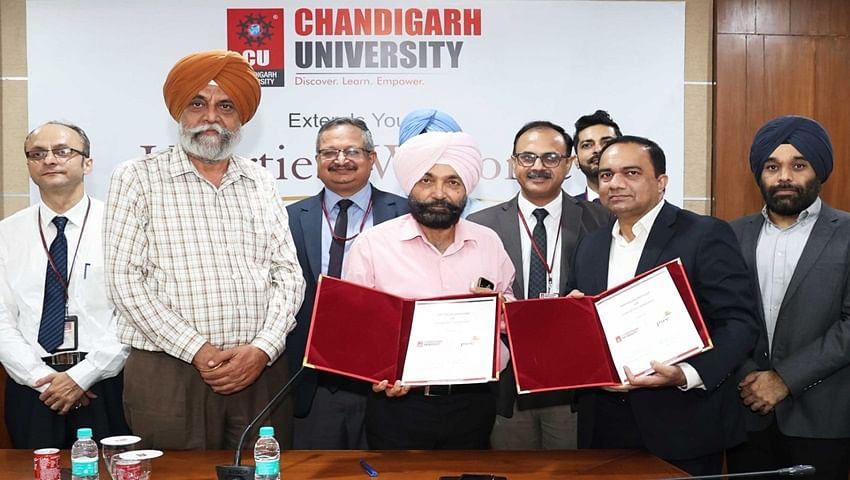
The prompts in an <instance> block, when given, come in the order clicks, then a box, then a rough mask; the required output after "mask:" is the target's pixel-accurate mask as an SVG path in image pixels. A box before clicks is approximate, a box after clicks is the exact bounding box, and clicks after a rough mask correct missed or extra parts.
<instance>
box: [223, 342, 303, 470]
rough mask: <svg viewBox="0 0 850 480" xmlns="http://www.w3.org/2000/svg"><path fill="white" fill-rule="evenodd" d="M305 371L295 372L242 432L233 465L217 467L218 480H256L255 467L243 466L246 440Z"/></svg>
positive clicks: (280, 360) (301, 369)
mask: <svg viewBox="0 0 850 480" xmlns="http://www.w3.org/2000/svg"><path fill="white" fill-rule="evenodd" d="M278 361H279V362H282V361H285V359H283V358H280V359H278ZM303 371H304V366H303V365H302V366H301V368H299V369H298V371H297V372H295V375H293V376H292V377H291V378H290V379H289V381H288V382H286V385H284V386H283V388H281V389H280V391H279V392H277V394H276V395H275V396H274V397H273V398H272V399H271V400H269V403H267V404H266V406H265V407H263V409H262V410H260V413H258V414H257V416H256V417H254V419H253V420H251V423H249V424H248V426H247V427H245V430H243V431H242V436H241V437H239V443H238V444H237V445H236V454H235V455H234V457H233V465H216V466H215V473H216V475H217V476H218V480H254V466H253V465H242V446H243V445H244V444H245V438H246V437H247V436H248V432H250V431H251V429H252V428H253V427H254V425H256V424H257V422H259V421H260V418H262V417H263V416H264V415H265V414H266V413H268V411H269V410H271V408H272V406H274V405H275V404H276V403H277V401H278V400H280V399H281V398H282V397H283V396H284V395H286V394H287V393H289V389H290V387H291V386H292V385H293V383H294V382H295V379H297V378H298V377H300V376H301V372H303Z"/></svg>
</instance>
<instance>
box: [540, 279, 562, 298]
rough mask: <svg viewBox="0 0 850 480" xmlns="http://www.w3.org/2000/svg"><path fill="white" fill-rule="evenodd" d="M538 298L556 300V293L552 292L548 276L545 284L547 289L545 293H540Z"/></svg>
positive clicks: (550, 280)
mask: <svg viewBox="0 0 850 480" xmlns="http://www.w3.org/2000/svg"><path fill="white" fill-rule="evenodd" d="M540 298H558V292H553V291H552V276H551V275H550V276H549V282H547V287H546V291H545V292H541V293H540Z"/></svg>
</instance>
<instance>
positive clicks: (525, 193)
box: [469, 121, 611, 450]
mask: <svg viewBox="0 0 850 480" xmlns="http://www.w3.org/2000/svg"><path fill="white" fill-rule="evenodd" d="M571 149H572V139H571V138H570V136H569V135H568V134H567V133H566V132H565V131H564V129H563V128H562V127H561V126H559V125H556V124H554V123H551V122H545V121H536V122H531V123H527V124H525V125H524V126H523V127H522V128H521V129H520V130H519V132H517V134H516V136H515V137H514V147H513V153H512V154H511V160H512V162H511V163H512V165H513V171H514V176H515V177H516V179H517V182H518V183H519V186H520V194H519V195H517V196H515V197H514V198H512V199H511V200H508V201H507V202H505V203H502V204H499V205H495V206H493V207H490V208H487V209H485V210H482V211H480V212H477V213H473V214H472V215H470V216H469V220H471V221H473V222H476V223H480V224H481V225H484V226H487V227H490V228H491V229H493V230H494V231H495V232H496V233H497V234H498V235H499V238H501V239H502V243H503V244H504V246H505V250H506V251H507V252H508V256H510V258H511V261H512V262H513V264H514V268H515V269H516V277H515V278H514V283H513V286H512V288H513V292H514V295H515V296H516V298H520V299H522V298H538V297H539V296H540V294H541V293H542V294H544V295H545V294H552V295H555V296H563V295H565V294H566V293H567V290H566V288H567V284H568V277H569V275H570V268H569V266H570V264H571V263H572V260H573V258H572V257H573V252H574V251H575V246H576V243H578V241H579V240H580V239H581V237H582V236H583V235H584V234H585V233H586V232H588V231H592V230H596V229H597V228H599V227H600V226H602V225H607V224H608V222H609V220H610V217H611V216H610V214H609V213H608V212H607V211H606V210H605V209H604V208H602V206H600V205H597V204H593V203H588V202H585V201H583V200H577V199H575V198H573V197H571V196H570V195H567V194H566V193H564V191H563V190H562V189H561V185H562V184H563V182H564V179H565V178H566V175H567V172H568V171H569V170H570V164H571V162H570V150H571ZM550 282H551V283H550ZM498 388H499V396H498V404H497V409H498V416H497V417H496V422H495V425H494V426H493V432H492V434H491V438H490V441H491V444H492V446H493V448H496V449H518V450H529V449H538V448H544V449H563V448H576V434H575V429H576V418H575V414H574V413H573V412H572V411H571V410H572V409H571V405H570V400H571V394H569V393H568V392H553V393H548V392H547V393H536V394H529V395H523V396H521V397H519V398H517V391H516V383H515V380H514V374H513V369H512V368H511V366H510V365H509V366H508V368H507V369H506V370H505V371H503V372H502V375H501V377H500V378H499V383H498Z"/></svg>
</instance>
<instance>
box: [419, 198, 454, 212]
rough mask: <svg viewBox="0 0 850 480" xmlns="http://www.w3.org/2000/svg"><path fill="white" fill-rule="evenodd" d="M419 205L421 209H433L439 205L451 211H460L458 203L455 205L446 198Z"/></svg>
mask: <svg viewBox="0 0 850 480" xmlns="http://www.w3.org/2000/svg"><path fill="white" fill-rule="evenodd" d="M421 205H422V209H423V210H433V209H435V208H440V207H441V208H444V209H446V210H448V211H449V212H452V213H455V212H459V211H460V205H455V204H454V203H451V202H449V201H448V200H433V201H431V202H425V203H422V204H421Z"/></svg>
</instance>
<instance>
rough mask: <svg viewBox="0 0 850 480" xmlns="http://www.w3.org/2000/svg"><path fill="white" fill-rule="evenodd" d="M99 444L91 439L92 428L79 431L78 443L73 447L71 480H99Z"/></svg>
mask: <svg viewBox="0 0 850 480" xmlns="http://www.w3.org/2000/svg"><path fill="white" fill-rule="evenodd" d="M97 458H98V452H97V444H96V443H95V442H94V440H92V438H91V428H80V429H77V441H76V442H74V445H73V446H72V447H71V479H72V480H98V478H97Z"/></svg>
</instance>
